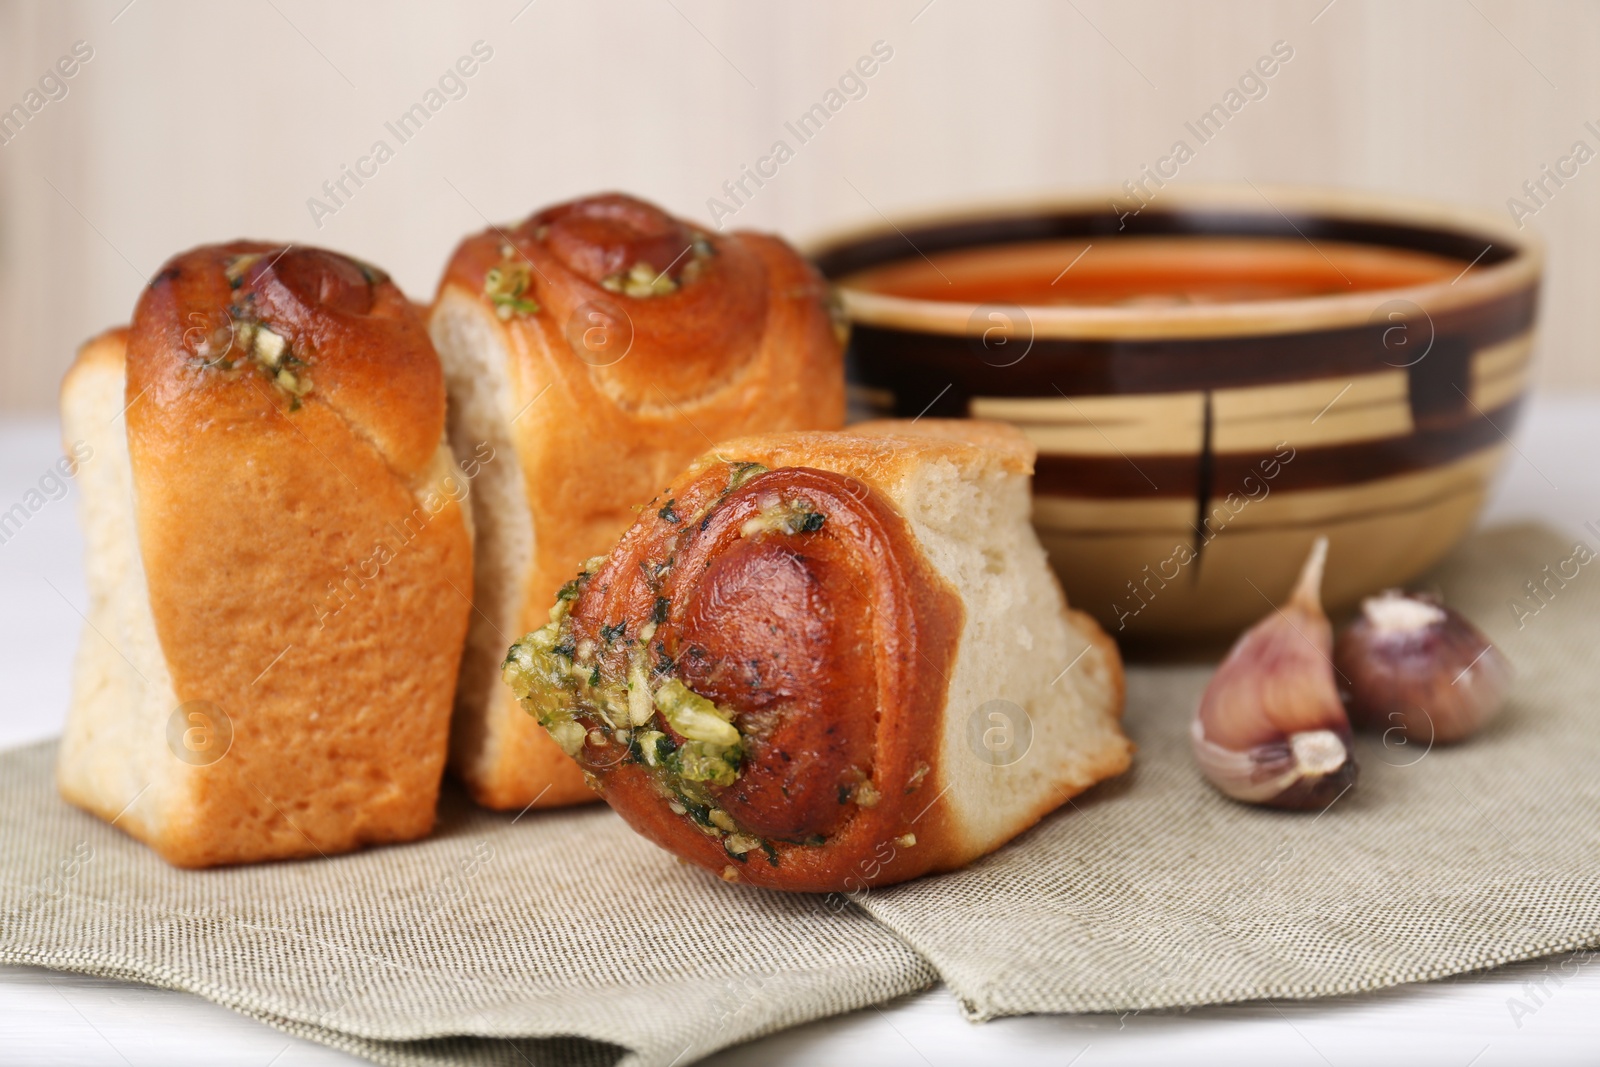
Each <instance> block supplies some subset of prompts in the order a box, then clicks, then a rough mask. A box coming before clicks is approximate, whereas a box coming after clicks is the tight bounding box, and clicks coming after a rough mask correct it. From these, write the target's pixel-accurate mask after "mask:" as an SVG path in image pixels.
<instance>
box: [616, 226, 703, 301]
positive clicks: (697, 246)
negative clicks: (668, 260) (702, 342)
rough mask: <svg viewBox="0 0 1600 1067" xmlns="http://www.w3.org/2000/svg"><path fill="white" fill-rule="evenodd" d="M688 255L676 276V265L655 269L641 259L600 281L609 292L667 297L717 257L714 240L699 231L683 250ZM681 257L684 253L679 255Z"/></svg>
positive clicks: (696, 275)
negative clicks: (674, 272) (713, 244)
mask: <svg viewBox="0 0 1600 1067" xmlns="http://www.w3.org/2000/svg"><path fill="white" fill-rule="evenodd" d="M684 253H685V254H687V255H688V262H687V263H685V264H684V265H683V269H682V270H681V271H679V272H678V277H677V278H673V277H672V275H671V274H669V273H668V271H670V270H671V269H672V266H674V265H675V263H674V264H669V265H668V267H667V270H665V271H660V272H659V273H658V272H657V271H656V269H655V268H654V267H652V266H651V265H650V264H649V263H646V262H645V261H644V260H642V259H641V260H639V261H638V262H636V263H634V265H633V266H631V267H629V268H628V269H627V270H626V271H623V272H621V273H619V274H611V275H608V276H606V277H605V278H602V279H601V280H600V287H601V288H602V289H604V290H606V291H607V292H610V293H621V294H622V295H624V296H631V297H633V298H634V299H635V300H646V299H648V298H650V297H652V296H667V295H669V294H671V293H675V292H677V291H678V287H679V286H680V285H688V284H690V283H692V282H694V281H696V280H697V279H698V278H699V277H700V275H701V274H702V273H704V271H705V267H706V263H707V262H709V261H710V259H711V257H713V256H715V255H716V254H717V253H716V249H715V248H713V247H712V244H711V240H710V238H708V237H707V236H706V235H705V234H703V233H696V234H694V236H693V237H692V238H691V239H690V242H689V247H688V248H686V249H684ZM678 258H679V259H682V258H683V256H679V257H678Z"/></svg>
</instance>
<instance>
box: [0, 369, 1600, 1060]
mask: <svg viewBox="0 0 1600 1067" xmlns="http://www.w3.org/2000/svg"><path fill="white" fill-rule="evenodd" d="M1515 445H1516V449H1517V451H1516V452H1513V453H1512V455H1511V458H1510V460H1509V462H1508V464H1507V467H1506V470H1505V472H1504V475H1503V477H1502V479H1501V482H1500V484H1499V486H1498V487H1497V490H1496V492H1495V496H1494V499H1493V503H1492V504H1491V506H1490V509H1489V513H1488V515H1487V517H1486V518H1487V521H1498V520H1506V519H1514V518H1530V517H1536V518H1541V519H1543V520H1545V521H1547V522H1549V523H1551V524H1552V525H1555V526H1556V527H1558V528H1562V529H1565V530H1569V531H1571V532H1572V533H1573V534H1574V535H1575V536H1576V535H1580V534H1582V533H1583V531H1582V527H1583V524H1584V523H1585V522H1596V523H1597V525H1600V396H1583V397H1560V398H1556V397H1542V398H1538V399H1537V400H1536V401H1535V402H1534V404H1533V405H1532V408H1531V410H1530V411H1529V412H1528V414H1527V416H1526V417H1525V418H1524V420H1523V426H1522V428H1521V430H1520V431H1519V432H1518V433H1517V434H1516V435H1515ZM58 452H59V444H58V443H57V438H56V427H55V424H54V423H53V422H52V421H49V420H45V419H35V420H31V421H29V420H16V419H13V420H9V421H0V511H3V510H5V509H6V508H9V507H10V506H11V504H12V503H14V502H16V501H18V500H20V499H21V498H22V495H23V493H24V492H26V491H27V489H28V488H29V487H31V486H35V485H36V484H37V483H38V479H39V477H40V476H41V475H42V474H43V473H44V472H45V471H46V470H47V468H48V467H49V466H50V465H51V464H52V463H53V462H54V460H55V458H56V456H57V455H58ZM74 495H75V491H74ZM1585 536H1587V537H1588V538H1589V539H1590V541H1591V543H1593V538H1594V535H1593V534H1587V535H1585ZM51 585H54V586H55V588H56V589H57V590H59V591H60V594H59V595H58V593H57V592H55V591H53V590H52V589H51ZM63 598H65V599H63ZM67 600H70V601H71V602H72V604H76V605H77V606H79V607H82V605H83V603H84V589H83V564H82V539H81V537H80V535H79V533H78V528H77V514H76V503H75V500H74V497H73V495H69V496H68V497H66V498H65V499H62V500H58V501H53V502H51V503H49V504H47V505H46V506H44V507H43V508H41V509H40V510H39V511H38V512H37V513H36V514H34V515H33V516H32V517H31V518H30V519H29V521H28V523H27V525H26V526H25V527H24V528H23V529H22V531H21V532H20V533H18V534H17V535H15V536H14V537H12V538H11V539H10V540H9V541H8V542H7V543H5V544H3V545H0V605H3V606H4V609H5V610H4V611H3V612H0V678H4V679H5V687H4V689H3V690H0V748H5V747H9V746H11V745H17V744H22V743H25V742H28V741H33V740H38V739H42V738H46V737H50V736H52V735H54V734H56V733H58V732H60V729H61V722H62V717H63V715H64V713H65V709H66V704H67V686H68V672H69V669H70V662H71V655H72V650H73V648H74V646H75V645H76V643H77V637H78V628H79V626H80V625H81V623H80V621H79V618H78V616H77V614H76V612H75V611H74V609H73V607H72V605H71V604H68V603H67V602H66V601H67ZM1557 963H1559V959H1556V960H1550V961H1538V962H1535V963H1529V964H1519V965H1516V966H1512V967H1506V968H1502V969H1500V970H1498V971H1492V972H1489V973H1486V974H1480V975H1473V976H1470V977H1463V978H1457V979H1454V980H1450V981H1444V982H1435V983H1431V984H1428V985H1416V986H1404V987H1401V988H1398V989H1394V990H1389V991H1386V992H1382V993H1376V994H1371V995H1367V996H1361V997H1342V998H1338V999H1330V1000H1320V1001H1312V1002H1304V1003H1289V1002H1279V1003H1276V1004H1249V1005H1234V1006H1227V1007H1219V1008H1206V1009H1200V1010H1195V1011H1190V1012H1185V1013H1179V1012H1172V1013H1153V1014H1152V1013H1146V1014H1138V1015H1128V1016H1124V1017H1118V1016H1104V1015H1088V1016H1034V1017H1029V1018H1021V1019H1004V1020H999V1021H997V1022H992V1023H987V1024H985V1025H983V1026H972V1025H969V1024H967V1023H966V1022H963V1021H962V1019H961V1017H960V1014H959V1013H958V1012H957V1010H956V1006H955V1003H954V1001H953V999H952V998H951V996H950V994H949V993H948V992H947V991H946V990H944V989H942V988H939V989H934V990H931V991H929V992H927V993H924V994H920V995H917V996H912V997H906V998H903V999H901V1000H899V1001H897V1002H895V1003H893V1004H891V1005H885V1006H884V1007H882V1008H872V1009H868V1010H866V1011H861V1012H857V1013H855V1014H854V1015H849V1016H845V1017H842V1018H837V1019H829V1020H824V1021H822V1022H817V1023H813V1024H811V1025H808V1026H803V1027H800V1028H798V1029H795V1030H790V1031H787V1032H784V1033H781V1034H777V1035H775V1036H773V1037H769V1038H766V1039H764V1040H762V1041H757V1042H753V1043H751V1044H748V1045H744V1046H741V1047H739V1048H735V1049H730V1050H728V1051H727V1052H724V1053H723V1054H721V1055H720V1056H717V1057H714V1058H713V1059H712V1060H710V1061H707V1062H709V1063H713V1064H717V1065H720V1067H730V1065H733V1064H739V1065H755V1064H783V1065H798V1064H833V1063H870V1064H872V1065H873V1067H901V1065H905V1067H945V1065H947V1064H964V1063H1009V1064H1022V1065H1031V1064H1041V1065H1043V1064H1051V1065H1054V1067H1101V1065H1110V1064H1132V1063H1152V1062H1181V1063H1184V1064H1186V1065H1189V1067H1198V1065H1203V1064H1230V1065H1248V1064H1257V1063H1260V1064H1288V1065H1293V1064H1308V1065H1313V1067H1315V1065H1326V1067H1333V1065H1343V1064H1368V1063H1408V1064H1416V1065H1419V1067H1420V1065H1435V1064H1436V1065H1439V1067H1490V1065H1496V1064H1524V1063H1541V1064H1586V1065H1593V1064H1595V1063H1597V1062H1600V959H1596V960H1595V961H1593V962H1591V963H1589V964H1588V965H1587V966H1584V967H1582V968H1578V969H1577V974H1576V975H1575V976H1573V977H1568V978H1566V979H1565V980H1564V982H1563V983H1562V984H1561V985H1559V986H1557V985H1556V983H1554V982H1546V983H1545V984H1544V989H1545V990H1546V992H1545V993H1543V994H1540V993H1539V992H1538V991H1537V990H1534V989H1530V988H1529V987H1528V985H1527V983H1529V982H1530V980H1533V979H1537V978H1538V977H1539V976H1540V973H1541V971H1542V970H1543V969H1544V968H1545V967H1547V966H1548V967H1554V966H1555V965H1556V964H1557ZM1513 997H1515V998H1517V999H1518V1000H1519V1001H1521V1002H1523V1003H1525V1004H1533V1005H1534V1006H1535V1010H1534V1012H1533V1013H1532V1014H1525V1013H1524V1014H1520V1015H1518V1016H1514V1015H1513V1014H1512V1012H1511V1011H1510V1009H1509V1008H1508V1005H1507V1001H1508V1000H1509V999H1510V998H1513ZM1530 998H1536V1000H1535V999H1530ZM359 1062H361V1061H358V1060H355V1059H353V1058H351V1057H349V1056H346V1055H344V1054H342V1053H338V1052H334V1051H332V1050H331V1049H326V1048H322V1047H320V1046H317V1045H313V1044H310V1043H308V1042H304V1041H299V1040H295V1039H291V1038H289V1037H286V1036H285V1035H283V1034H280V1033H278V1032H277V1031H275V1030H273V1029H271V1028H269V1027H266V1026H263V1025H261V1024H259V1023H256V1022H253V1021H251V1020H249V1019H246V1018H244V1017H243V1016H239V1015H235V1014H234V1013H233V1012H231V1011H228V1010H227V1009H225V1008H220V1007H217V1006H216V1005H214V1004H210V1003H208V1002H206V1001H204V1000H201V999H200V998H198V997H194V996H190V995H188V994H185V993H173V992H168V991H165V990H158V989H151V988H148V987H145V986H137V985H130V984H127V983H123V982H113V981H105V980H102V979H93V978H84V977H81V976H77V975H70V974H58V973H54V972H49V971H43V970H36V969H33V968H23V967H13V968H0V1064H58V1065H84V1067H89V1065H94V1067H99V1065H136V1067H144V1065H147V1064H148V1065H152V1067H186V1065H202V1064H203V1065H208V1067H212V1065H241V1067H269V1065H270V1067H297V1065H298V1067H306V1065H312V1064H318V1065H324V1064H355V1063H359Z"/></svg>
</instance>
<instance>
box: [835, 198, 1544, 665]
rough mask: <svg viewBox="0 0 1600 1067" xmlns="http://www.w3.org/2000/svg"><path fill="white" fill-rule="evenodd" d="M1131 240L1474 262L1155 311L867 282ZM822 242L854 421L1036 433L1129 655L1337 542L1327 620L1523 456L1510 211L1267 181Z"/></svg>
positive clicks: (1063, 551) (1534, 259) (1241, 600)
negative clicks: (1228, 242) (1516, 453)
mask: <svg viewBox="0 0 1600 1067" xmlns="http://www.w3.org/2000/svg"><path fill="white" fill-rule="evenodd" d="M1135 208H1137V209H1138V210H1137V211H1135V210H1134V209H1135ZM885 221H886V222H887V220H885ZM1130 238H1161V239H1193V238H1227V239H1233V238H1286V239H1290V240H1292V241H1294V242H1297V244H1296V245H1295V246H1294V247H1297V248H1302V249H1304V248H1309V249H1311V250H1312V251H1313V252H1315V254H1316V255H1318V256H1321V257H1322V258H1323V259H1324V260H1326V261H1327V262H1328V264H1329V265H1330V266H1333V260H1331V259H1328V257H1327V256H1325V255H1323V251H1324V250H1327V249H1332V248H1335V247H1338V248H1342V249H1349V248H1351V247H1352V246H1356V247H1357V250H1358V252H1359V250H1360V248H1363V247H1364V248H1370V249H1375V250H1398V251H1400V252H1403V253H1418V252H1420V253H1426V254H1428V255H1431V256H1434V257H1443V258H1444V259H1445V260H1448V261H1449V264H1447V265H1448V266H1451V267H1453V266H1454V265H1457V264H1458V265H1459V268H1460V270H1459V272H1456V271H1454V270H1451V271H1450V272H1449V273H1450V276H1449V277H1444V276H1438V277H1433V278H1431V279H1430V280H1426V281H1424V282H1422V283H1421V284H1408V285H1404V286H1401V287H1386V288H1377V289H1362V290H1360V291H1348V292H1330V293H1326V294H1319V295H1312V296H1297V297H1290V298H1271V299H1257V300H1249V301H1236V302H1228V303H1201V304H1191V303H1168V304H1163V305H1160V306H1127V305H1123V306H1105V305H1097V306H1082V305H1067V306H1063V305H1057V304H1044V303H1035V304H1033V305H1031V306H1030V305H1015V304H1007V303H1005V302H1003V301H1001V302H995V303H985V304H979V303H976V302H973V301H970V300H968V301H960V300H942V299H924V298H920V294H919V298H912V297H908V296H903V295H890V294H889V293H886V292H884V291H882V289H881V288H877V289H868V288H865V287H863V286H862V285H861V284H858V281H859V279H860V277H861V272H864V271H881V269H882V268H885V267H890V268H893V267H894V266H895V265H896V264H907V263H909V264H911V265H912V266H914V267H915V266H916V261H927V262H928V263H929V264H930V266H933V269H934V270H935V271H938V270H939V268H938V266H937V265H936V261H935V259H934V258H932V257H940V258H946V262H949V260H948V258H947V257H943V256H942V254H946V253H959V252H962V251H964V250H978V249H987V248H991V247H996V246H1016V247H1017V248H1019V249H1027V248H1032V249H1040V248H1046V249H1048V248H1049V247H1050V246H1048V245H1044V244H1042V242H1063V244H1062V246H1061V252H1062V257H1063V258H1064V259H1065V258H1070V257H1067V256H1066V253H1067V252H1070V251H1071V249H1072V247H1075V246H1074V245H1073V244H1072V243H1073V242H1076V244H1077V245H1081V246H1085V247H1087V248H1088V249H1089V250H1088V251H1082V252H1080V253H1079V254H1080V255H1083V256H1087V255H1092V254H1093V252H1094V251H1096V250H1098V251H1100V252H1101V253H1102V255H1104V254H1105V253H1106V252H1108V251H1109V252H1113V253H1114V252H1116V251H1117V250H1118V249H1126V248H1127V247H1129V245H1127V244H1126V242H1127V241H1128V239H1130ZM1279 243H1280V244H1285V247H1288V246H1287V244H1286V243H1285V242H1279ZM811 251H812V255H813V256H814V258H815V260H816V262H817V265H818V266H819V268H820V269H821V270H822V272H823V274H824V275H825V276H827V277H828V278H829V279H830V280H832V281H833V282H834V283H835V286H836V291H837V295H838V298H839V302H840V304H841V306H842V307H843V309H844V313H845V315H846V317H847V318H848V319H849V320H850V323H851V339H850V348H849V361H850V368H851V370H850V374H851V382H852V392H853V396H854V398H855V399H856V401H857V402H858V410H860V405H865V408H866V411H865V412H863V414H865V413H867V412H870V414H872V415H874V416H879V415H893V416H896V417H902V418H915V417H918V416H921V415H928V416H938V417H946V418H949V417H962V416H971V417H978V418H993V419H1000V420H1004V421H1007V422H1011V423H1013V424H1015V425H1016V426H1018V427H1020V428H1021V429H1022V430H1023V431H1024V432H1025V433H1027V434H1028V436H1029V437H1030V438H1031V439H1032V440H1033V441H1034V442H1035V443H1036V444H1037V445H1038V448H1039V459H1038V467H1037V472H1036V475H1035V479H1034V525H1035V527H1036V528H1037V530H1038V532H1039V537H1040V539H1041V540H1042V541H1043V543H1044V545H1045V548H1046V549H1047V551H1048V552H1049V554H1050V558H1051V561H1052V563H1053V564H1054V566H1055V568H1056V570H1057V572H1058V573H1059V574H1060V576H1061V578H1062V582H1063V584H1064V586H1065V587H1066V590H1067V594H1068V597H1069V598H1070V600H1071V601H1072V603H1073V604H1074V606H1076V607H1079V608H1082V609H1083V610H1086V611H1088V612H1090V613H1092V614H1093V615H1095V616H1096V617H1097V618H1099V619H1100V621H1101V622H1102V624H1104V625H1105V626H1106V628H1107V629H1108V631H1109V632H1110V633H1112V634H1113V635H1115V636H1116V637H1117V638H1118V639H1119V640H1124V641H1126V640H1130V639H1131V640H1133V641H1135V642H1140V641H1152V642H1157V643H1164V642H1168V641H1171V640H1172V639H1193V638H1204V639H1216V638H1224V637H1230V636H1232V635H1233V634H1235V633H1237V632H1238V631H1240V630H1241V629H1242V628H1244V627H1246V626H1248V625H1249V624H1250V623H1252V622H1254V621H1255V620H1257V619H1259V618H1260V617H1261V616H1262V615H1263V614H1264V613H1266V612H1268V611H1270V610H1271V605H1272V604H1273V603H1275V602H1277V601H1280V600H1281V599H1282V598H1283V597H1284V596H1285V594H1286V593H1287V591H1288V589H1289V586H1290V585H1291V584H1292V581H1293V578H1294V575H1295V573H1296V571H1297V570H1298V568H1299V566H1300V564H1301V562H1302V561H1303V560H1304V558H1305V556H1306V553H1307V552H1308V550H1309V548H1310V546H1311V543H1312V541H1313V540H1314V539H1315V537H1316V536H1317V535H1318V534H1326V535H1327V536H1328V537H1329V539H1330V542H1331V544H1330V556H1329V564H1328V572H1327V578H1326V582H1325V586H1324V597H1325V599H1326V601H1327V603H1328V605H1329V606H1330V609H1332V610H1339V609H1344V608H1349V607H1351V606H1353V605H1354V604H1355V603H1356V602H1357V601H1358V600H1359V598H1360V597H1362V596H1364V595H1368V594H1371V593H1373V592H1376V591H1378V590H1379V589H1382V588H1386V587H1389V586H1395V585H1403V584H1404V583H1407V582H1409V581H1411V580H1412V579H1414V578H1416V577H1417V576H1418V575H1420V574H1421V573H1422V572H1424V571H1425V570H1426V569H1427V568H1428V567H1429V566H1430V565H1432V564H1433V563H1434V562H1436V561H1437V560H1439V559H1440V558H1441V557H1442V556H1443V555H1444V554H1445V553H1446V552H1448V551H1449V550H1450V548H1451V547H1452V546H1453V545H1455V544H1456V542H1457V541H1458V540H1459V539H1460V538H1461V537H1462V536H1463V535H1464V534H1465V533H1466V532H1467V530H1468V529H1469V528H1470V527H1471V526H1472V524H1473V522H1474V521H1475V519H1476V517H1477V514H1478V512H1479V510H1480V508H1481V507H1482V505H1483V502H1484V498H1485V494H1486V492H1487V489H1488V485H1489V482H1490V478H1491V476H1492V475H1493V473H1494V472H1495V470H1496V468H1497V467H1498V466H1499V464H1500V461H1501V459H1502V458H1503V456H1504V454H1505V452H1506V450H1507V448H1508V447H1509V439H1508V436H1507V435H1508V434H1510V433H1511V432H1512V429H1513V427H1514V426H1515V424H1516V421H1517V416H1518V411H1519V409H1520V407H1521V404H1522V400H1523V395H1524V392H1525V390H1526V385H1527V378H1528V368H1529V359H1530V356H1531V351H1532V347H1533V340H1534V319H1535V311H1536V307H1537V303H1538V290H1539V281H1540V273H1541V269H1542V261H1543V255H1542V250H1541V249H1540V247H1539V245H1538V244H1537V242H1535V241H1534V240H1533V239H1532V238H1531V237H1529V236H1528V235H1526V234H1524V233H1521V232H1519V231H1518V230H1516V229H1515V228H1514V227H1512V226H1511V225H1509V224H1508V223H1506V222H1505V221H1503V220H1501V219H1498V218H1495V217H1493V216H1487V215H1481V214H1478V213H1474V212H1466V211H1463V210H1460V209H1456V208H1450V207H1445V206H1441V205H1437V204H1431V203H1421V202H1415V201H1409V200H1402V199H1398V198H1393V197H1388V196H1376V195H1370V194H1356V193H1350V192H1342V191H1341V192H1333V191H1323V190H1308V189H1279V188H1265V187H1262V188H1258V187H1256V186H1254V185H1246V186H1244V187H1240V188H1235V187H1217V188H1190V189H1182V190H1180V189H1178V188H1176V187H1174V188H1170V189H1162V190H1160V192H1159V195H1157V196H1154V197H1152V198H1151V199H1150V200H1149V201H1148V202H1145V203H1144V204H1143V206H1142V207H1140V201H1138V200H1134V199H1131V198H1130V197H1129V194H1128V193H1127V192H1123V191H1118V192H1117V193H1114V194H1103V195H1085V196H1080V197H1075V198H1073V199H1070V200H1058V201H1052V202H1049V203H1045V204H1039V203H1033V204H1026V205H1014V206H1008V207H1003V208H988V209H983V210H977V211H971V212H966V213H963V214H960V215H956V216H944V217H938V218H923V219H906V220H899V221H897V222H890V223H888V225H887V226H884V227H882V228H879V229H873V230H869V231H865V232H858V233H854V234H850V235H845V236H841V237H838V238H834V239H831V240H828V241H825V242H822V243H820V244H818V245H815V246H813V248H812V249H811ZM1074 262H1076V261H1075V260H1074ZM918 269H921V268H918ZM1068 269H1070V267H1069V268H1068ZM1334 269H1335V270H1338V269H1339V268H1338V267H1336V266H1335V267H1334ZM1063 273H1065V271H1063ZM1341 274H1342V272H1341ZM941 276H943V275H942V272H941ZM1058 280H1059V278H1058Z"/></svg>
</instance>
